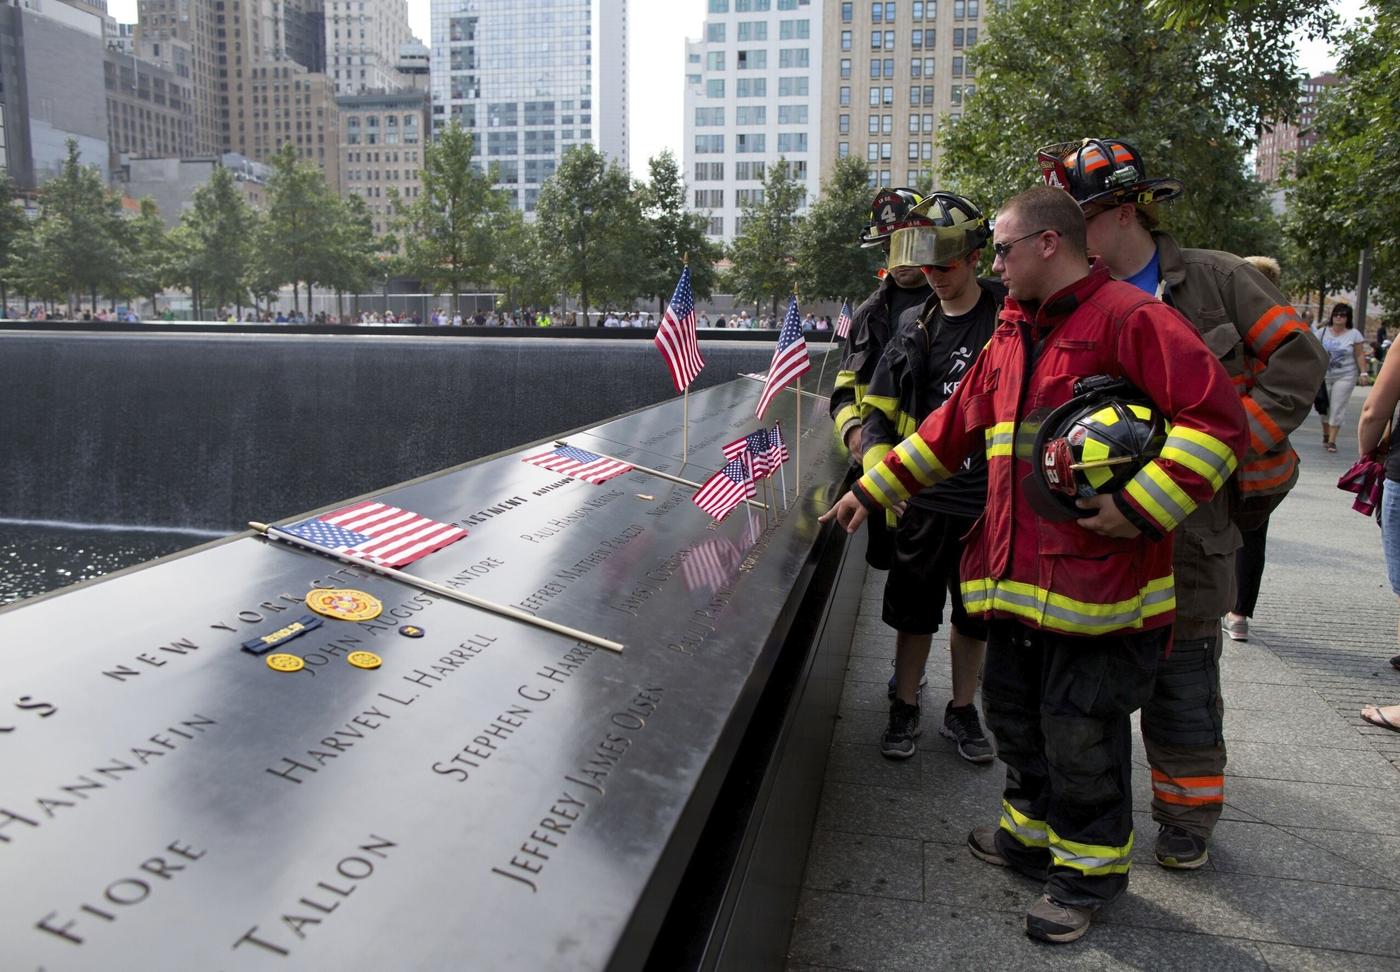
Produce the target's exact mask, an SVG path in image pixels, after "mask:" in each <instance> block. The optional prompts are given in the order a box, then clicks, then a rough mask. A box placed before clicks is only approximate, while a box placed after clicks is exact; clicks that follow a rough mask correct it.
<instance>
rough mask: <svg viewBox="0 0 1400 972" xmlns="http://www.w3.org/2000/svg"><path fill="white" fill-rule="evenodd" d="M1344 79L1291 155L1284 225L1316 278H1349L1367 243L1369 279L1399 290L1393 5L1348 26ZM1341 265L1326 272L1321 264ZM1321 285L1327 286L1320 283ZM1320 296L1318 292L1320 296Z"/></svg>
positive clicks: (1397, 22) (1399, 70)
mask: <svg viewBox="0 0 1400 972" xmlns="http://www.w3.org/2000/svg"><path fill="white" fill-rule="evenodd" d="M1339 49H1340V50H1341V51H1342V57H1341V62H1340V64H1339V65H1338V69H1337V72H1338V74H1340V75H1341V76H1342V80H1341V82H1340V83H1339V84H1338V85H1337V86H1336V87H1334V88H1332V89H1331V90H1330V91H1329V92H1328V94H1327V96H1326V97H1325V98H1324V99H1323V101H1322V104H1321V106H1320V107H1319V109H1318V113H1317V116H1316V119H1315V129H1316V131H1317V142H1316V143H1315V144H1314V145H1313V147H1312V148H1311V149H1309V150H1307V151H1306V152H1304V153H1303V154H1302V155H1301V157H1300V158H1299V159H1298V168H1297V176H1296V178H1295V179H1294V180H1293V181H1292V182H1291V183H1290V184H1289V185H1288V219H1287V231H1288V236H1289V239H1290V241H1291V242H1292V243H1293V244H1294V246H1295V247H1297V249H1298V250H1299V251H1300V252H1301V254H1303V258H1302V262H1304V263H1305V264H1306V265H1307V266H1308V267H1309V268H1310V269H1311V270H1312V272H1313V274H1314V275H1315V279H1316V280H1318V281H1319V282H1322V281H1325V282H1326V283H1327V284H1328V285H1329V286H1336V285H1337V284H1339V283H1342V282H1344V281H1346V282H1349V281H1350V280H1351V279H1354V276H1351V275H1348V274H1346V273H1345V271H1343V270H1342V267H1343V266H1345V265H1346V264H1350V266H1351V268H1352V274H1354V272H1355V267H1356V264H1357V261H1358V257H1359V254H1360V252H1361V250H1362V249H1363V248H1365V247H1367V246H1369V247H1370V248H1371V250H1372V253H1373V264H1372V277H1371V284H1372V286H1373V287H1375V288H1376V289H1377V290H1378V291H1380V292H1381V294H1383V295H1384V296H1385V297H1386V299H1387V302H1388V303H1394V302H1395V301H1396V300H1400V252H1397V251H1400V184H1398V183H1397V180H1400V122H1397V120H1396V114H1395V105H1396V104H1397V99H1400V8H1397V6H1396V5H1395V4H1394V3H1388V2H1387V3H1372V4H1371V16H1370V17H1369V18H1367V19H1365V20H1363V21H1362V22H1361V23H1360V24H1358V25H1357V26H1355V27H1354V28H1352V29H1351V30H1349V31H1347V33H1346V34H1345V35H1344V37H1343V39H1342V42H1341V44H1340V45H1339ZM1332 265H1338V266H1337V269H1338V271H1339V275H1338V276H1337V277H1332V276H1331V274H1330V273H1329V271H1328V270H1326V269H1325V268H1327V267H1328V266H1332ZM1323 289H1327V288H1323ZM1320 299H1321V298H1319V300H1320Z"/></svg>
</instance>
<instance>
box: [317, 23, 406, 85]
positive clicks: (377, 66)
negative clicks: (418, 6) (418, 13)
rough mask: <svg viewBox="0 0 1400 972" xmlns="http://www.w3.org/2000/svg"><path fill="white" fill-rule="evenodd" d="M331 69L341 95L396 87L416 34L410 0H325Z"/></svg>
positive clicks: (327, 44) (400, 82) (329, 67)
mask: <svg viewBox="0 0 1400 972" xmlns="http://www.w3.org/2000/svg"><path fill="white" fill-rule="evenodd" d="M325 23H326V28H325V29H326V33H325V43H326V74H327V75H328V76H329V77H330V79H331V80H332V81H333V82H334V83H335V91H336V94H338V95H352V94H360V93H362V92H365V91H392V90H393V89H395V88H397V87H399V86H400V85H401V84H402V83H403V82H402V81H401V80H400V79H399V76H398V61H399V49H400V48H401V47H402V46H403V45H404V44H405V43H407V42H409V41H411V40H412V39H413V31H412V30H411V29H410V28H409V26H408V4H407V3H406V2H404V0H325Z"/></svg>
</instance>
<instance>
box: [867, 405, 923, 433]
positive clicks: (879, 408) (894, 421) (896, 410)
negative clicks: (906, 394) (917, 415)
mask: <svg viewBox="0 0 1400 972" xmlns="http://www.w3.org/2000/svg"><path fill="white" fill-rule="evenodd" d="M860 405H861V412H862V413H863V414H864V415H869V414H870V413H871V412H879V413H880V414H881V415H883V416H884V417H885V418H887V419H889V421H890V424H891V425H893V426H894V431H895V434H896V435H898V436H899V437H900V438H901V439H907V438H908V437H909V436H911V435H913V434H914V430H915V429H917V428H918V427H919V423H918V422H917V421H915V419H914V416H912V415H910V414H909V413H908V412H905V411H902V410H901V409H900V407H899V399H898V398H890V397H889V396H887V395H866V396H865V397H864V398H862V399H861V400H860Z"/></svg>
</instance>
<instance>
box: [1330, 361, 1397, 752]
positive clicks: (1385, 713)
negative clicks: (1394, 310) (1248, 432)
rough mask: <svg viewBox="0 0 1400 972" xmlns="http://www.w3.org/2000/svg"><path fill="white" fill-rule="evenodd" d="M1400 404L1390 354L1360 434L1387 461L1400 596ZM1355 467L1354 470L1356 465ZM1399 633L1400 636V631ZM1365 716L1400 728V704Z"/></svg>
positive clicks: (1389, 557) (1384, 541) (1386, 538)
mask: <svg viewBox="0 0 1400 972" xmlns="http://www.w3.org/2000/svg"><path fill="white" fill-rule="evenodd" d="M1397 405H1400V355H1396V356H1395V357H1394V358H1392V357H1390V356H1389V355H1387V356H1386V361H1385V364H1384V365H1382V366H1381V373H1380V375H1379V376H1377V378H1376V384H1375V387H1374V388H1372V389H1371V394H1370V395H1368V396H1367V397H1366V404H1365V405H1363V406H1362V407H1361V421H1360V423H1359V424H1358V425H1357V428H1356V438H1357V446H1358V451H1359V452H1360V453H1361V458H1362V459H1363V460H1364V459H1366V458H1368V457H1369V458H1371V459H1373V460H1376V461H1379V462H1381V463H1383V465H1384V469H1385V480H1384V484H1383V485H1382V488H1381V503H1380V521H1381V545H1382V547H1383V549H1384V551H1385V571H1386V577H1387V579H1388V580H1389V581H1390V590H1391V592H1392V593H1394V594H1395V595H1396V597H1397V598H1400V449H1389V448H1388V447H1389V442H1388V438H1389V435H1388V433H1389V431H1390V429H1391V426H1392V422H1393V418H1394V415H1395V409H1396V406H1397ZM1358 465H1359V463H1358ZM1352 468H1353V470H1354V469H1355V468H1356V467H1352ZM1343 478H1346V477H1343ZM1362 498H1364V496H1358V499H1357V502H1358V503H1359V502H1360V501H1361V499H1362ZM1397 637H1398V638H1400V632H1398V633H1397ZM1390 664H1391V665H1392V666H1393V667H1395V668H1400V655H1396V656H1395V657H1394V658H1392V659H1391V660H1390ZM1361 718H1362V719H1363V720H1365V721H1366V722H1369V723H1370V724H1371V725H1373V726H1380V727H1381V728H1383V729H1391V730H1394V731H1396V732H1400V704H1394V705H1368V706H1365V707H1363V708H1362V710H1361Z"/></svg>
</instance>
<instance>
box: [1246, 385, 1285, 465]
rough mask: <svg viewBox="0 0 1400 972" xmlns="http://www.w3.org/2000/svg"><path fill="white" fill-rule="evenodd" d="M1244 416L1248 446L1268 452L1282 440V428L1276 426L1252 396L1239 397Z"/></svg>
mask: <svg viewBox="0 0 1400 972" xmlns="http://www.w3.org/2000/svg"><path fill="white" fill-rule="evenodd" d="M1240 404H1242V405H1243V406H1244V414H1245V417H1246V418H1248V419H1249V447H1250V448H1251V449H1253V450H1254V451H1255V452H1257V453H1259V454H1261V455H1262V454H1263V453H1265V452H1268V451H1269V450H1270V449H1272V448H1273V447H1274V446H1276V445H1278V444H1279V443H1280V442H1282V441H1283V429H1281V428H1279V427H1278V423H1276V422H1275V421H1274V420H1273V419H1271V418H1269V413H1268V412H1266V411H1264V409H1263V408H1262V407H1261V406H1260V404H1259V403H1258V402H1256V401H1255V400H1254V399H1252V398H1248V397H1245V398H1241V399H1240Z"/></svg>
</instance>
